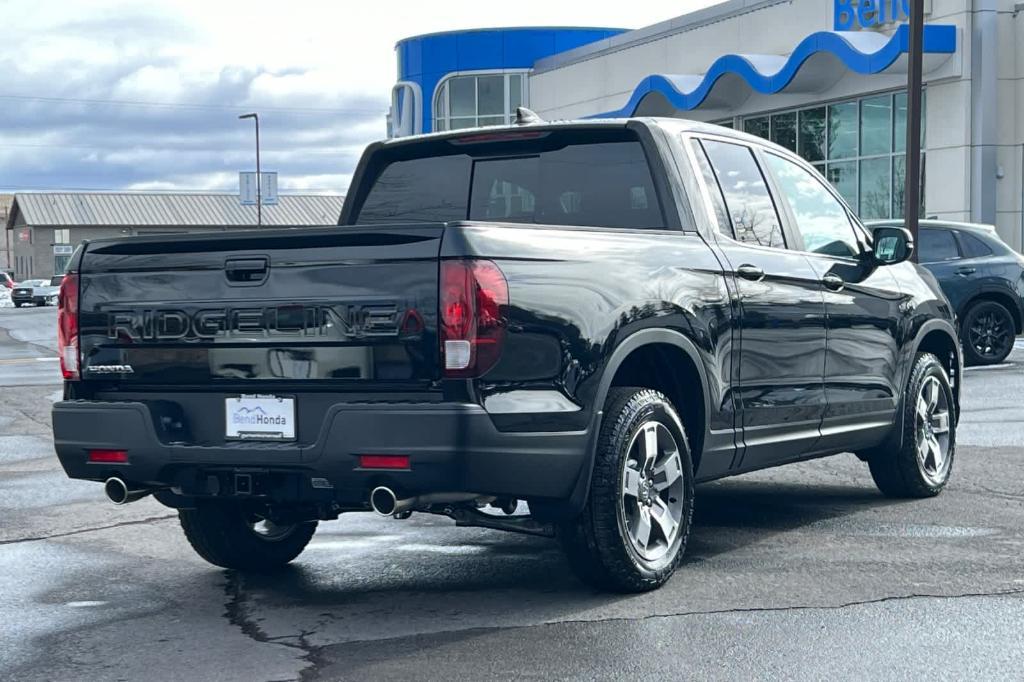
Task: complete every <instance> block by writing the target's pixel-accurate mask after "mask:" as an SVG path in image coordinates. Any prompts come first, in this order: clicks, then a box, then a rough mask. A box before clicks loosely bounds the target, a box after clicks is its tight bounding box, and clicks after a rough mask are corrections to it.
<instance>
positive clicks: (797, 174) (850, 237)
mask: <svg viewBox="0 0 1024 682" xmlns="http://www.w3.org/2000/svg"><path fill="white" fill-rule="evenodd" d="M764 158H765V163H766V164H767V166H768V169H769V170H770V171H771V172H772V174H773V175H774V176H775V179H776V180H777V181H778V185H779V189H780V191H781V192H782V195H783V196H784V197H785V200H786V202H787V203H788V204H789V208H790V210H791V211H792V212H793V217H794V218H795V219H796V228H797V230H798V231H799V232H800V236H801V237H802V238H803V242H804V249H805V250H806V251H810V252H811V253H820V254H824V255H827V256H837V257H840V258H856V257H857V255H858V254H860V244H859V243H858V242H857V235H856V233H855V232H854V229H853V225H851V224H850V217H849V216H848V215H847V213H846V209H845V208H843V205H842V203H840V201H839V200H838V199H836V197H835V195H833V194H832V193H831V192H829V191H828V190H827V189H825V185H824V184H823V183H822V181H821V180H820V179H819V178H818V177H817V176H816V175H815V174H814V173H812V172H810V171H809V170H807V169H805V168H803V167H802V166H799V165H797V164H795V163H793V162H792V161H789V160H788V159H784V158H782V157H781V156H776V155H775V154H772V153H766V154H765V155H764Z"/></svg>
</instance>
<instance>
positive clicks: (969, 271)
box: [956, 268, 978, 277]
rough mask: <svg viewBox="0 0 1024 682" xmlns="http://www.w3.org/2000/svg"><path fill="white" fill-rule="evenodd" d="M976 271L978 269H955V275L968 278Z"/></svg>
mask: <svg viewBox="0 0 1024 682" xmlns="http://www.w3.org/2000/svg"><path fill="white" fill-rule="evenodd" d="M977 271H978V268H957V270H956V274H958V275H960V276H961V277H970V276H971V275H973V274H974V273H976V272H977Z"/></svg>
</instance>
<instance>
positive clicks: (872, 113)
mask: <svg viewBox="0 0 1024 682" xmlns="http://www.w3.org/2000/svg"><path fill="white" fill-rule="evenodd" d="M891 114H892V97H891V96H889V95H883V96H881V97H871V98H869V99H865V100H861V102H860V152H861V154H862V155H864V156H873V155H875V154H888V153H889V152H891V151H892V145H891V144H890V142H891V141H892V120H891Z"/></svg>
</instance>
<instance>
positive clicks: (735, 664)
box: [0, 309, 1024, 680]
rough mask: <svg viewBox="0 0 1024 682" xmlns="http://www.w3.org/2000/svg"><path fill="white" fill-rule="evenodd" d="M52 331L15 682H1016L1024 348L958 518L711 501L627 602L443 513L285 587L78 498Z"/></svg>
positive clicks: (349, 538) (20, 521)
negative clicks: (63, 460) (679, 560)
mask: <svg viewBox="0 0 1024 682" xmlns="http://www.w3.org/2000/svg"><path fill="white" fill-rule="evenodd" d="M53 317H54V315H53V310H52V309H49V310H45V309H43V310H35V309H21V310H13V309H11V310H7V309H5V310H0V390H2V395H3V396H4V400H3V401H2V404H0V490H2V491H3V495H0V508H2V511H3V518H4V522H3V524H0V576H3V580H2V582H0V585H3V588H2V592H0V595H2V597H3V598H2V599H0V622H2V623H3V624H4V626H3V634H2V637H0V678H3V679H8V678H9V679H18V680H73V679H84V678H87V679H89V680H124V679H139V678H146V679H151V680H195V679H219V680H320V679H399V678H401V679H451V678H453V677H456V676H465V677H473V678H477V679H479V678H483V679H507V678H512V677H517V678H518V677H527V678H531V677H543V678H611V677H623V676H625V675H629V676H630V677H633V678H655V677H658V678H665V677H671V678H681V677H694V678H701V679H736V678H755V677H756V678H766V677H770V678H778V679H836V678H858V679H864V678H887V679H889V678H914V679H917V678H922V677H925V676H933V677H936V678H939V679H943V678H946V679H952V678H963V677H967V676H971V677H975V678H981V679H1019V675H1020V672H1019V671H1020V670H1021V668H1022V665H1024V638H1022V637H1021V635H1020V633H1021V631H1022V629H1024V560H1022V558H1021V556H1022V550H1024V463H1022V458H1024V452H1022V448H1021V445H1022V444H1024V403H1022V401H1021V400H1020V396H1021V395H1024V369H1022V368H1024V348H1018V350H1017V351H1016V352H1015V354H1014V355H1013V356H1011V364H1009V365H1008V366H1006V367H1002V368H997V369H986V370H979V371H971V372H969V373H968V375H967V377H966V380H965V391H966V395H965V398H964V418H963V422H962V427H961V429H960V447H959V449H958V453H957V460H956V463H955V467H954V478H953V481H952V483H951V484H950V486H949V488H948V489H947V490H946V491H945V492H944V493H943V494H942V495H941V496H939V497H938V498H936V499H933V500H924V501H913V502H898V501H892V500H886V499H884V498H882V497H881V496H880V495H879V494H878V493H877V492H876V490H875V488H874V486H873V484H872V483H871V479H870V477H869V475H868V473H867V470H866V467H865V466H864V465H863V464H861V463H860V462H859V461H857V460H856V459H855V458H854V457H852V456H840V457H836V458H831V459H826V460H820V461H816V462H808V463H804V464H799V465H792V466H789V467H783V468H779V469H774V470H770V471H766V472H761V473H758V474H752V475H748V476H743V477H738V478H734V479H729V480H725V481H720V482H716V483H711V484H708V485H704V486H700V487H699V488H698V496H697V500H696V513H695V525H694V530H693V533H692V536H691V540H690V545H689V550H688V553H687V557H686V560H685V562H684V564H683V566H682V567H681V568H680V570H679V572H678V573H677V575H676V577H675V578H674V579H673V580H672V581H671V582H670V583H669V584H668V585H667V586H666V587H665V588H663V589H662V590H660V591H657V592H654V593H651V594H645V595H638V596H628V597H627V596H621V595H602V594H598V593H595V592H593V591H591V590H589V589H587V588H585V587H583V586H582V585H581V584H580V583H578V582H577V581H576V580H575V579H574V578H572V577H571V576H570V575H569V573H568V569H567V566H566V564H565V561H564V559H563V558H562V556H561V554H560V552H559V550H558V548H557V546H556V545H555V544H554V543H553V542H551V541H548V540H544V539H541V538H532V537H526V536H515V535H506V534H502V533H498V532H495V531H487V530H482V529H461V528H460V529H457V528H455V527H454V524H453V523H452V522H450V521H448V520H445V519H438V518H432V517H428V516H425V515H414V516H413V517H412V518H411V519H409V520H407V521H402V522H399V521H393V520H390V519H380V518H377V517H374V516H370V515H355V514H354V515H349V516H346V517H343V518H342V519H340V520H339V521H335V522H329V523H322V524H321V525H320V529H319V531H318V533H317V535H316V537H315V538H314V540H313V542H312V543H311V545H310V547H309V548H308V549H307V551H306V552H305V553H304V554H303V555H302V556H301V557H300V558H299V559H298V560H297V561H296V562H295V563H294V564H293V565H292V566H291V567H290V568H289V569H288V570H286V571H285V572H284V573H282V574H280V575H276V576H258V575H246V576H243V575H239V574H236V573H233V572H229V571H222V570H219V569H215V568H213V567H211V566H208V565H207V564H205V563H203V562H202V561H201V560H200V559H199V558H198V557H196V556H195V555H194V554H193V553H192V551H191V549H190V548H189V547H188V544H187V542H186V541H185V539H184V537H183V536H182V534H181V532H180V530H179V528H178V525H177V521H176V518H175V515H174V514H173V512H171V511H170V510H167V509H165V508H163V507H161V506H160V505H159V504H158V503H156V502H155V501H153V500H151V499H146V500H142V501H140V502H138V503H136V504H132V505H127V506H125V507H114V506H113V505H110V504H109V503H106V502H104V501H103V499H102V492H101V490H100V487H99V486H98V485H95V484H90V483H82V482H74V481H69V480H67V479H66V478H65V477H64V474H63V472H62V471H61V470H60V467H59V465H58V464H57V462H56V459H55V458H54V457H53V455H52V447H51V445H50V442H49V437H50V433H49V426H48V424H49V421H48V420H49V404H50V403H51V402H52V401H53V400H54V399H56V398H57V397H58V395H59V384H58V383H57V378H56V371H57V370H56V365H55V364H53V363H49V364H48V363H47V362H46V361H37V360H35V359H34V358H36V357H43V356H44V354H46V353H52V350H50V349H49V348H48V346H50V342H49V338H48V337H47V334H48V333H49V332H48V331H47V330H48V329H52V325H53ZM10 360H17V362H9V361H10ZM5 361H7V362H5ZM12 368H16V369H12ZM22 381H24V382H25V383H19V382H22Z"/></svg>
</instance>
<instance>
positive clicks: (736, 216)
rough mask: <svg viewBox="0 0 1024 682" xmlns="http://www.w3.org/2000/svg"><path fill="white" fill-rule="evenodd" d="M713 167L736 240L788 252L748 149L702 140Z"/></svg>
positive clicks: (769, 198) (764, 187)
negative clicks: (783, 249)
mask: <svg viewBox="0 0 1024 682" xmlns="http://www.w3.org/2000/svg"><path fill="white" fill-rule="evenodd" d="M701 144H703V145H704V149H705V150H706V151H707V154H708V159H709V160H710V161H711V167H712V168H713V169H714V171H715V177H716V178H717V179H718V185H719V186H720V187H721V189H722V195H723V196H724V197H725V205H726V208H727V209H728V213H729V218H730V220H731V221H732V228H733V232H734V233H735V234H736V239H738V240H740V241H742V242H747V243H749V244H757V245H759V246H771V247H775V248H780V249H782V248H785V247H786V238H785V236H784V235H783V234H782V221H781V220H779V214H778V212H777V211H776V210H775V204H774V202H773V201H772V196H771V194H770V193H769V191H768V184H767V183H766V182H765V179H764V176H763V175H762V174H761V168H760V167H759V166H758V165H757V160H756V159H755V158H754V153H753V152H752V151H751V150H750V148H749V147H746V146H744V145H739V144H731V143H729V142H716V141H713V140H703V141H702V142H701Z"/></svg>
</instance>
